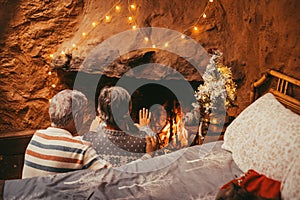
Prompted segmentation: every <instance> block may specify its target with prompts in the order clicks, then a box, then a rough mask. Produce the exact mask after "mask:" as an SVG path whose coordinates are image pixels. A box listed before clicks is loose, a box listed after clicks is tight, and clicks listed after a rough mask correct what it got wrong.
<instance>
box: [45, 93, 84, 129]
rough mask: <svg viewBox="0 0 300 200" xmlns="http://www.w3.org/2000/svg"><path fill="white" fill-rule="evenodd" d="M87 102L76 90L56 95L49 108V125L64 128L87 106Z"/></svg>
mask: <svg viewBox="0 0 300 200" xmlns="http://www.w3.org/2000/svg"><path fill="white" fill-rule="evenodd" d="M87 101H88V100H87V98H86V96H85V95H84V94H83V93H81V92H79V91H77V90H69V89H66V90H63V91H61V92H59V93H57V94H56V95H55V96H54V97H53V98H52V99H51V102H50V107H49V115H50V120H51V125H53V126H57V127H65V126H66V125H67V124H68V123H69V122H70V121H71V120H72V119H73V116H75V115H76V114H78V113H79V112H80V111H81V110H82V109H83V108H84V107H85V106H86V105H87ZM74 118H75V117H74Z"/></svg>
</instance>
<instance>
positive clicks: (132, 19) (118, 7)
mask: <svg viewBox="0 0 300 200" xmlns="http://www.w3.org/2000/svg"><path fill="white" fill-rule="evenodd" d="M212 3H214V0H208V1H207V2H206V5H205V8H204V10H203V11H202V12H201V13H200V15H199V17H198V18H197V19H196V21H195V22H194V23H192V25H191V26H189V27H187V28H186V29H184V30H183V31H182V35H181V36H176V37H174V38H170V39H169V40H168V41H165V42H163V46H162V48H168V47H170V45H171V44H172V42H173V41H175V40H177V39H179V38H178V37H180V38H181V39H182V40H183V39H185V38H186V33H187V32H191V33H194V34H199V30H200V27H199V23H200V21H201V19H206V18H207V17H208V13H207V9H208V8H209V6H210V5H211V4H212ZM125 7H126V6H125ZM138 8H139V5H138V4H137V2H136V1H130V0H127V9H128V13H129V15H127V16H126V21H127V23H128V25H129V27H130V28H131V29H132V30H138V31H139V33H141V31H140V30H139V29H138V28H139V26H138V23H137V21H136V19H137V9H138ZM122 10H123V6H122V4H121V0H118V1H117V2H116V3H114V4H113V5H112V7H111V8H110V9H109V10H108V11H106V12H105V14H104V15H103V16H100V17H97V18H96V19H95V20H93V21H92V23H91V24H90V25H89V26H88V27H90V28H87V30H85V31H82V33H81V37H80V38H79V39H77V42H76V43H75V42H74V43H71V46H70V48H68V49H64V50H62V51H61V52H60V56H66V54H67V53H69V52H70V51H72V50H74V49H76V50H78V49H79V48H80V46H79V44H81V43H82V42H84V41H85V40H87V39H88V36H89V35H90V34H91V33H92V32H93V31H94V30H96V28H97V27H98V26H99V25H100V24H109V23H110V22H111V20H112V19H113V16H112V14H113V11H114V13H116V14H120V13H121V12H122ZM141 34H143V35H144V33H141ZM144 41H145V42H149V45H151V48H156V47H157V45H156V44H154V43H152V41H151V38H149V36H147V35H144ZM150 42H151V43H150ZM57 55H59V54H58V53H55V54H53V53H51V54H50V55H49V58H50V60H53V59H54V58H55V56H57ZM52 74H53V73H52V72H51V70H49V71H48V75H49V76H51V75H52ZM50 85H51V87H52V88H53V89H54V88H56V84H55V83H52V84H50ZM50 100H51V99H49V101H50Z"/></svg>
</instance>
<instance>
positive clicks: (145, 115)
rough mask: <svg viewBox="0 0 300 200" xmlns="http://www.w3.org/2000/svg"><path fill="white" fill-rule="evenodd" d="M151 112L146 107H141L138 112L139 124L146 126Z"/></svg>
mask: <svg viewBox="0 0 300 200" xmlns="http://www.w3.org/2000/svg"><path fill="white" fill-rule="evenodd" d="M150 118H151V112H149V110H148V109H146V108H143V109H141V110H140V112H139V125H140V127H142V126H148V125H149V124H150Z"/></svg>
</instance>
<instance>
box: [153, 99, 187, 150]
mask: <svg viewBox="0 0 300 200" xmlns="http://www.w3.org/2000/svg"><path fill="white" fill-rule="evenodd" d="M173 105H174V106H173V108H172V109H171V110H170V113H169V114H168V117H167V121H166V124H165V126H164V127H163V128H162V129H161V131H160V132H159V134H158V135H159V138H160V140H161V147H167V146H169V147H171V148H176V149H177V148H181V147H186V146H188V132H187V130H186V129H185V128H184V124H183V122H182V112H181V109H180V106H179V105H178V104H175V103H174V104H173Z"/></svg>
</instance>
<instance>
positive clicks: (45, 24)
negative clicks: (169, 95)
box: [0, 0, 300, 131]
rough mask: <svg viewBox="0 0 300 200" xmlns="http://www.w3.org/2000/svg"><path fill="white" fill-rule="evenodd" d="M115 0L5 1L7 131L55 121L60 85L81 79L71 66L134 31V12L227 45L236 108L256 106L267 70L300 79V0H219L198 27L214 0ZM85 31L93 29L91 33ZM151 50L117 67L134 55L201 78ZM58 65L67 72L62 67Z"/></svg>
mask: <svg viewBox="0 0 300 200" xmlns="http://www.w3.org/2000/svg"><path fill="white" fill-rule="evenodd" d="M114 2H116V1H98V0H67V1H61V0H56V1H51V0H47V1H45V0H43V1H42V0H34V1H32V0H31V1H29V0H19V1H16V0H12V1H8V0H0V4H1V6H0V27H1V29H0V30H1V32H0V54H1V60H0V67H1V69H0V131H7V130H19V129H27V128H33V129H36V128H43V127H46V126H47V125H49V118H48V113H47V110H48V103H49V102H48V100H49V99H50V98H51V97H52V96H53V95H54V94H55V93H57V92H58V91H60V90H61V89H63V88H66V87H71V86H72V85H69V83H70V82H71V83H72V80H68V79H72V78H74V74H72V73H71V72H66V71H72V70H75V71H76V70H78V68H79V66H80V64H81V62H82V61H83V60H84V59H85V58H86V56H87V55H89V52H91V50H92V49H93V48H94V47H95V46H96V45H97V44H99V43H101V42H103V41H105V40H106V39H108V38H109V37H111V36H114V35H116V34H118V33H121V32H123V31H126V30H130V29H131V26H132V24H129V23H128V22H127V17H128V16H130V15H133V16H134V17H135V22H136V24H137V26H138V27H150V26H151V27H162V28H168V29H172V30H176V31H179V32H182V33H184V34H186V35H188V36H190V37H191V38H193V39H194V40H195V41H197V42H199V43H200V44H201V45H202V46H203V47H204V48H205V49H212V48H217V49H219V50H221V51H222V52H223V54H224V63H225V64H226V65H228V66H230V67H231V68H232V71H233V76H234V79H235V80H236V82H237V83H238V99H237V105H238V107H237V108H235V109H233V110H232V111H231V112H232V114H233V115H237V114H238V113H239V112H240V111H242V110H243V109H244V108H245V107H246V106H247V105H249V103H250V102H249V91H250V84H251V82H253V81H254V80H256V79H258V78H259V77H260V75H261V73H263V72H264V71H265V70H266V69H268V68H273V69H277V70H280V71H282V72H284V73H286V74H291V75H292V76H294V77H296V78H300V65H299V64H300V61H299V52H300V45H299V35H300V34H299V33H300V27H299V22H300V16H299V10H300V1H296V0H282V1H279V0H262V1H260V0H251V1H235V0H214V2H213V3H210V5H209V6H208V7H207V9H206V11H205V13H206V15H207V17H206V18H205V19H203V18H201V19H200V20H199V22H198V27H199V32H198V33H194V32H193V31H191V28H190V27H191V26H193V25H194V23H195V22H196V21H197V19H198V17H199V15H201V13H202V12H203V10H204V8H205V7H206V4H207V3H208V1H204V0H203V1H202V0H201V1H194V0H186V1H183V0H173V1H152V0H141V1H137V2H138V4H137V9H136V10H135V11H129V10H128V8H127V7H128V4H127V3H128V1H123V0H121V1H120V5H121V11H120V12H119V13H116V12H115V11H114V10H113V9H112V10H111V11H110V12H108V11H109V10H110V9H111V8H112V7H113V5H114ZM106 14H109V15H110V16H111V17H112V19H111V21H110V22H109V23H104V22H103V19H102V18H103V17H104V16H105V15H106ZM95 21H97V26H96V27H95V28H94V27H93V26H92V22H95ZM83 32H86V33H87V35H86V36H85V37H84V36H83V35H82V33H83ZM73 44H76V47H74V48H73V47H72V45H73ZM62 51H64V52H66V53H70V52H71V51H72V56H71V57H69V58H68V57H62V58H60V59H58V55H59V54H61V52H62ZM51 54H53V55H54V58H51V57H50V55H51ZM147 56H149V52H147V51H144V52H136V54H134V55H130V58H131V59H125V60H122V59H119V60H116V61H115V62H114V64H112V66H113V67H114V69H116V71H118V70H120V69H121V68H124V66H125V67H126V66H128V63H129V64H130V63H131V64H132V62H133V63H134V62H135V61H134V60H135V59H136V60H138V59H142V60H145V59H148V60H150V61H154V62H158V63H161V64H166V65H170V66H175V68H176V69H179V68H180V71H181V73H186V74H187V77H189V80H193V81H195V80H196V81H197V79H199V80H200V79H201V77H197V76H193V74H194V71H193V70H191V68H190V66H189V64H188V63H186V61H184V59H182V58H178V57H176V56H174V55H172V54H170V53H169V52H166V51H161V52H156V53H153V54H151V55H150V58H149V57H147ZM137 63H139V62H137ZM53 68H60V69H62V68H63V69H64V70H65V71H61V70H60V71H59V74H57V72H56V70H55V69H53ZM121 71H122V70H121ZM49 72H51V74H48V73H49ZM70 73H71V74H72V75H70ZM119 75H120V74H118V73H115V74H113V75H111V76H112V77H117V76H119ZM66 80H68V81H66ZM53 84H55V87H52V86H54V85H53Z"/></svg>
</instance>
